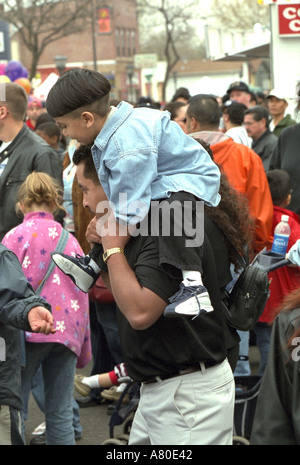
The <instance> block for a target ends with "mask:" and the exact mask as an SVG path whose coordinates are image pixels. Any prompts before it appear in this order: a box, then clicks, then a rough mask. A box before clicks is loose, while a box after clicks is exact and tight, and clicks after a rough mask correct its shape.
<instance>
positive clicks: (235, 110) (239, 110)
mask: <svg viewBox="0 0 300 465" xmlns="http://www.w3.org/2000/svg"><path fill="white" fill-rule="evenodd" d="M222 108H223V111H224V113H227V115H228V116H229V120H230V121H231V123H233V124H238V125H239V126H241V125H242V124H243V121H244V113H245V111H246V110H247V107H246V105H244V104H243V103H240V102H234V101H231V100H229V101H227V102H226V103H225V104H224V106H223V107H222Z"/></svg>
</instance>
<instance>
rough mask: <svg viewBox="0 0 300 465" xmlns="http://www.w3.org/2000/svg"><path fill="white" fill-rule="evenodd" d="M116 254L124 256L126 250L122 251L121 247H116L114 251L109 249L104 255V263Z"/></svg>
mask: <svg viewBox="0 0 300 465" xmlns="http://www.w3.org/2000/svg"><path fill="white" fill-rule="evenodd" d="M115 253H122V254H124V249H121V248H120V247H114V248H113V249H107V250H105V252H104V254H103V255H102V258H103V261H104V263H106V262H107V260H108V259H109V257H110V256H111V255H113V254H115Z"/></svg>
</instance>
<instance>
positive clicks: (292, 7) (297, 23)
mask: <svg viewBox="0 0 300 465" xmlns="http://www.w3.org/2000/svg"><path fill="white" fill-rule="evenodd" d="M278 21H279V35H281V36H300V3H299V2H298V3H297V4H296V3H294V4H288V5H278Z"/></svg>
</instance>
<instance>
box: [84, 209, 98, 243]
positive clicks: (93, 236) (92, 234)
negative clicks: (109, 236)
mask: <svg viewBox="0 0 300 465" xmlns="http://www.w3.org/2000/svg"><path fill="white" fill-rule="evenodd" d="M97 221H98V218H97V217H96V216H95V217H94V218H93V219H92V220H91V221H90V223H89V225H88V227H87V229H86V233H85V238H86V240H87V241H88V242H89V243H90V244H97V243H98V244H101V243H102V239H101V237H100V236H99V234H98V232H97Z"/></svg>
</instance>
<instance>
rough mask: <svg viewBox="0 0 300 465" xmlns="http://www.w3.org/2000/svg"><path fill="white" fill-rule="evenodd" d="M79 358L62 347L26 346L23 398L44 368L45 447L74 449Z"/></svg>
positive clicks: (42, 344) (28, 344)
mask: <svg viewBox="0 0 300 465" xmlns="http://www.w3.org/2000/svg"><path fill="white" fill-rule="evenodd" d="M76 361H77V357H76V355H75V354H74V353H73V352H71V351H70V349H68V348H66V347H65V346H64V345H63V344H58V343H55V342H53V343H52V342H50V343H31V342H26V367H25V368H24V370H23V371H22V398H25V397H26V393H27V392H29V391H30V389H31V382H32V378H33V377H34V375H35V373H36V372H37V370H38V368H39V366H40V365H41V366H42V370H43V378H44V388H45V417H46V425H47V427H46V444H49V445H50V444H51V445H74V444H75V435H74V427H73V388H74V376H75V369H76Z"/></svg>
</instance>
